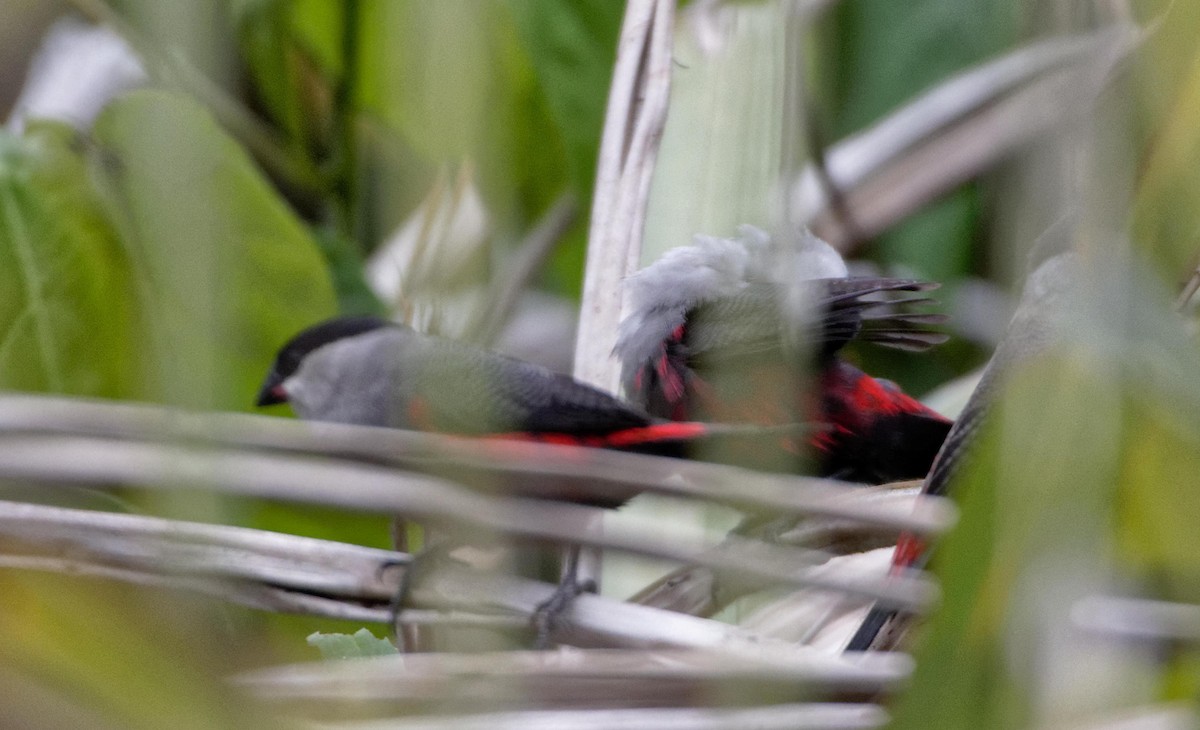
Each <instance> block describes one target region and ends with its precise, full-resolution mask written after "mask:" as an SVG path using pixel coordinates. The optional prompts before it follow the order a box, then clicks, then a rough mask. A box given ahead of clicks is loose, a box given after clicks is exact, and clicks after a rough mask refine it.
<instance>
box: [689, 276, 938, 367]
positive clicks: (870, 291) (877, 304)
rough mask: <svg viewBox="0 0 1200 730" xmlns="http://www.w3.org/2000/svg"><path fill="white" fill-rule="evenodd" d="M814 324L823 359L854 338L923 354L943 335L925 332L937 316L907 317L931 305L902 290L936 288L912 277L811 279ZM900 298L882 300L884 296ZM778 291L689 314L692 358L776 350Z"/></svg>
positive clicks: (780, 330) (755, 292)
mask: <svg viewBox="0 0 1200 730" xmlns="http://www.w3.org/2000/svg"><path fill="white" fill-rule="evenodd" d="M809 284H810V285H811V286H813V287H814V296H813V299H814V301H813V305H814V306H815V308H816V310H817V312H818V319H817V321H816V324H815V325H814V327H813V333H814V334H813V340H812V342H811V344H812V346H813V347H814V352H815V354H817V355H819V356H821V357H828V356H830V355H832V354H833V353H835V352H837V351H838V350H840V349H841V348H842V347H844V346H845V345H846V343H848V342H850V341H851V340H853V339H860V340H864V341H869V342H875V343H876V344H879V345H883V346H885V347H894V348H899V349H905V350H925V349H928V348H930V347H932V346H933V345H936V344H939V343H941V342H944V341H945V340H946V335H944V334H942V333H937V332H931V331H928V330H927V329H924V328H925V327H927V326H929V325H935V324H940V323H941V322H943V321H945V317H943V316H942V315H938V314H912V313H909V312H908V311H906V309H905V307H908V306H914V305H919V304H926V303H928V302H929V301H931V300H929V299H927V298H924V297H914V296H906V295H905V294H907V293H915V292H923V291H927V290H929V289H933V288H935V287H936V286H937V284H934V283H931V282H925V281H917V280H914V279H891V278H879V277H854V278H845V279H842V278H839V279H815V280H813V281H811V282H809ZM892 292H900V293H901V295H900V296H898V297H897V296H893V298H891V299H882V298H880V295H882V294H885V293H892ZM780 295H781V290H780V289H779V287H777V286H775V285H772V284H756V285H751V286H747V287H745V288H744V289H742V290H741V291H739V292H738V293H737V294H734V295H731V296H727V297H721V298H719V299H714V300H711V301H708V302H704V303H702V304H700V305H698V306H697V307H695V308H694V309H692V310H691V311H690V312H689V313H688V318H687V348H688V354H689V355H690V356H691V357H693V358H705V359H710V360H711V359H721V358H725V357H743V356H746V355H755V354H756V353H763V352H771V351H775V350H778V349H779V348H780V347H781V343H783V342H784V341H786V340H785V337H784V335H785V332H786V329H785V327H786V323H785V319H784V317H783V316H781V312H782V311H783V310H782V303H781V301H780Z"/></svg>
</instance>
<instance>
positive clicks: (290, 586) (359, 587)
mask: <svg viewBox="0 0 1200 730" xmlns="http://www.w3.org/2000/svg"><path fill="white" fill-rule="evenodd" d="M0 545H2V550H0V566H4V567H7V568H17V569H24V570H38V571H53V572H60V573H68V574H74V575H84V576H91V577H98V578H105V579H109V580H120V581H124V582H129V583H134V584H138V585H148V586H156V587H164V588H172V589H177V590H187V591H195V592H199V593H203V594H206V595H210V596H213V597H215V598H219V599H221V600H225V601H229V602H231V603H236V604H239V605H243V606H248V607H251V608H257V609H260V610H268V611H277V612H287V613H305V614H309V615H316V616H322V617H327V618H336V619H343V620H353V621H362V622H375V623H383V622H388V621H389V620H390V614H389V610H388V608H387V606H388V604H389V602H390V601H391V599H392V597H393V596H394V595H395V593H396V591H397V587H398V581H399V577H400V574H401V573H402V571H403V569H404V566H405V565H407V564H408V563H409V562H410V560H411V558H410V557H409V556H408V555H405V554H403V553H395V552H392V551H389V550H378V549H373V548H364V547H358V546H354V545H345V544H341V543H336V542H329V541H325V540H317V539H313V538H305V537H298V536H294V535H286V534H281V533H273V532H266V531H262V530H252V529H247V528H237V527H227V526H222V525H208V524H200V523H190V522H182V521H178V520H166V519H161V518H155V517H145V516H140V515H126V514H112V513H106V512H97V511H92V510H74V509H65V508H61V507H48V506H44V505H34V504H23V503H16V502H0ZM428 572H430V573H431V575H429V576H428V577H425V578H421V579H419V580H418V581H417V582H416V584H415V586H414V587H413V591H412V603H413V605H414V606H425V607H434V608H436V609H438V610H436V611H422V610H409V611H405V612H404V621H405V622H406V623H438V624H444V625H456V626H463V625H473V626H480V625H483V626H492V627H503V628H511V627H513V626H514V625H515V626H521V625H524V624H527V622H528V619H529V617H530V616H531V615H532V614H533V613H534V612H535V611H536V610H537V608H538V606H540V605H541V603H542V602H544V601H545V600H546V599H547V598H548V597H549V596H550V595H551V593H552V592H553V590H554V587H553V586H551V585H548V584H544V583H538V582H535V581H529V580H524V579H518V578H513V577H510V576H504V575H496V574H488V573H483V572H480V571H475V570H467V569H462V568H451V567H446V568H442V569H439V570H436V571H428ZM552 636H553V637H554V638H555V639H556V640H560V641H569V642H570V643H571V644H573V645H576V646H630V647H710V648H722V649H725V650H729V651H735V650H736V651H740V652H743V653H745V652H752V653H753V652H756V651H759V650H760V649H761V648H762V646H764V645H765V644H764V642H763V641H762V640H761V639H759V638H757V637H755V636H754V635H753V634H751V633H748V632H745V631H743V630H741V629H739V628H737V627H734V626H730V625H728V624H723V623H718V622H714V621H708V620H705V619H697V618H693V617H690V616H684V615H681V614H675V613H670V612H665V611H660V610H657V609H653V608H648V607H644V606H635V605H631V604H626V603H622V602H619V601H614V600H612V599H607V598H602V597H599V596H593V595H584V596H581V597H579V598H578V599H577V601H576V602H575V604H574V605H573V606H572V607H571V608H570V609H569V610H568V611H567V612H566V613H565V614H564V615H563V617H562V619H561V620H560V621H559V622H557V623H556V625H555V626H554V627H553V631H552Z"/></svg>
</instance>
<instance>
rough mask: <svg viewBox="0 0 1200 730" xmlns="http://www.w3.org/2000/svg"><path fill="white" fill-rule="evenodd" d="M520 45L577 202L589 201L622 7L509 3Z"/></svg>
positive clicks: (536, 0)
mask: <svg viewBox="0 0 1200 730" xmlns="http://www.w3.org/2000/svg"><path fill="white" fill-rule="evenodd" d="M508 6H509V8H510V9H511V11H512V14H513V18H514V19H515V20H516V24H517V32H518V33H519V34H520V37H521V44H522V46H523V47H524V49H525V51H526V53H528V54H529V58H530V60H531V61H532V63H533V72H534V74H535V75H536V76H537V79H538V82H539V84H540V86H541V88H542V91H543V93H544V94H545V96H546V103H547V104H548V105H549V107H550V113H551V115H552V116H553V119H554V123H555V124H556V125H557V126H558V129H559V131H561V133H562V136H563V140H564V143H565V145H566V149H567V159H568V161H569V162H570V165H571V177H572V180H573V181H574V184H575V188H576V189H577V190H578V191H579V192H580V197H581V198H582V199H584V200H585V201H586V200H588V199H590V197H591V190H592V185H593V183H594V182H595V177H596V155H597V152H598V148H599V142H600V130H601V126H602V125H603V122H604V107H605V102H606V100H607V98H608V85H609V82H610V80H611V79H612V67H613V64H614V63H615V62H616V55H617V38H618V36H619V35H620V30H621V18H622V16H623V14H624V3H620V2H612V0H585V1H584V2H580V1H579V0H508Z"/></svg>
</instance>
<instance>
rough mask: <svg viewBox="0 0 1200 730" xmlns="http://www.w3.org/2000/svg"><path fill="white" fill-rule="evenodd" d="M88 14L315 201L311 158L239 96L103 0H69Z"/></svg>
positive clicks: (320, 190) (317, 184)
mask: <svg viewBox="0 0 1200 730" xmlns="http://www.w3.org/2000/svg"><path fill="white" fill-rule="evenodd" d="M69 2H70V3H71V5H72V6H74V7H75V9H76V10H78V11H79V12H80V13H82V14H83V15H84V16H86V17H88V18H90V19H91V20H93V21H94V22H96V23H101V24H103V25H107V26H108V27H110V28H112V29H113V30H114V31H115V32H116V33H117V34H118V35H120V36H121V37H122V38H124V39H125V41H126V42H127V43H129V45H130V47H132V48H133V49H134V50H135V51H136V52H137V54H138V55H139V56H141V58H142V60H143V61H144V62H145V63H146V67H147V68H146V70H147V71H148V72H149V73H150V74H151V75H153V76H156V77H158V78H160V79H163V80H165V81H169V82H173V83H175V84H177V85H178V86H179V87H180V88H182V89H184V90H185V91H187V92H188V93H190V94H192V95H193V96H195V97H196V99H198V100H199V101H200V102H201V103H202V104H204V105H205V106H207V107H208V108H209V110H210V111H212V113H213V115H214V116H216V118H217V120H218V121H219V122H220V123H221V124H222V125H223V126H224V127H225V128H226V129H228V130H229V131H230V133H231V134H233V136H234V137H236V138H237V139H238V140H239V141H241V142H242V144H244V145H246V147H247V149H249V150H250V151H251V152H252V153H253V154H254V156H255V158H256V159H258V160H259V162H261V163H262V165H263V167H265V168H266V169H267V171H268V172H270V174H271V175H272V176H273V177H275V178H276V179H277V180H278V181H279V182H280V184H281V185H283V186H284V187H285V188H286V189H287V191H288V194H289V195H290V196H292V197H293V198H295V199H296V200H298V201H299V202H301V203H303V204H304V205H306V206H310V205H315V204H316V203H317V202H318V201H320V200H321V199H322V198H323V197H324V194H325V192H326V190H325V188H326V185H325V183H324V181H323V180H322V178H321V175H320V173H319V172H318V171H317V169H316V168H315V167H314V166H313V165H312V163H311V162H310V161H309V160H308V159H306V158H304V157H301V156H297V155H293V154H291V153H289V152H288V150H287V149H286V148H285V147H284V145H283V144H282V143H281V142H280V141H279V139H278V138H277V137H276V135H275V134H274V133H273V132H272V131H271V129H270V128H269V127H267V126H266V125H265V124H263V123H262V121H261V120H259V119H258V118H257V117H256V116H255V115H254V114H252V113H251V112H250V111H249V110H247V109H246V108H245V107H244V106H243V105H242V104H241V103H240V102H238V101H237V99H234V98H233V97H232V96H230V95H229V94H227V93H225V91H224V90H223V89H221V88H220V87H219V86H217V85H216V84H214V83H213V82H212V81H211V80H210V79H209V78H207V77H206V76H205V75H204V74H202V73H201V72H200V71H198V70H196V68H195V67H193V66H192V65H191V64H189V63H188V62H187V61H185V60H183V59H182V58H180V57H179V56H178V55H177V54H174V53H171V51H170V49H167V48H162V47H160V46H159V45H158V44H157V43H155V42H154V41H153V40H152V39H151V38H149V37H147V36H146V35H145V34H143V33H141V32H139V31H138V30H137V29H135V28H134V27H133V26H132V25H131V24H129V23H128V22H127V21H126V20H125V19H124V18H122V17H121V14H120V13H118V12H117V11H116V10H114V9H113V8H112V7H110V6H109V5H108V3H106V2H104V0H69Z"/></svg>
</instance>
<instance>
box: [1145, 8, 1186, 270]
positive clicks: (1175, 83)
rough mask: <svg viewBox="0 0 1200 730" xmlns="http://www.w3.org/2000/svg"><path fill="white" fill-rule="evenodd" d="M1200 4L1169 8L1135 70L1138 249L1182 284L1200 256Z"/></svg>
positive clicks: (1156, 25)
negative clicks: (1139, 152) (1140, 152)
mask: <svg viewBox="0 0 1200 730" xmlns="http://www.w3.org/2000/svg"><path fill="white" fill-rule="evenodd" d="M1197 28H1200V5H1197V4H1196V3H1169V4H1168V9H1167V10H1166V12H1165V15H1164V16H1163V17H1162V18H1161V19H1159V20H1158V22H1156V24H1155V29H1156V30H1155V33H1154V35H1153V36H1152V37H1151V38H1149V39H1148V41H1147V44H1146V49H1145V52H1144V53H1142V54H1139V57H1138V59H1136V63H1135V65H1134V74H1133V76H1134V78H1135V79H1136V80H1137V82H1138V83H1137V87H1136V92H1137V94H1138V101H1139V102H1140V109H1139V111H1140V115H1139V116H1140V118H1136V119H1135V122H1136V124H1137V127H1136V128H1137V133H1138V134H1137V136H1138V138H1139V139H1138V140H1137V141H1135V142H1130V143H1129V144H1130V148H1131V149H1133V148H1137V147H1140V146H1142V145H1145V155H1144V161H1143V168H1142V170H1141V175H1140V179H1139V181H1138V186H1137V191H1136V193H1137V194H1136V198H1135V206H1134V210H1133V221H1134V226H1135V230H1136V231H1137V238H1138V243H1139V245H1140V246H1141V247H1142V248H1143V249H1144V250H1147V251H1151V252H1152V253H1153V254H1154V256H1155V258H1156V260H1157V261H1158V263H1159V265H1160V266H1162V267H1163V270H1164V272H1165V274H1166V276H1168V277H1172V278H1173V277H1179V278H1180V279H1182V277H1184V276H1185V275H1186V274H1185V270H1186V269H1187V268H1190V267H1194V266H1195V265H1196V263H1197V260H1198V259H1200V253H1198V249H1200V240H1198V238H1197V235H1196V232H1197V230H1198V229H1200V214H1198V209H1197V206H1196V200H1197V196H1198V195H1200V136H1198V135H1197V134H1196V129H1197V124H1200V71H1198V70H1197V69H1200V65H1198V64H1200V43H1198V42H1197V35H1196V29H1197Z"/></svg>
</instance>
